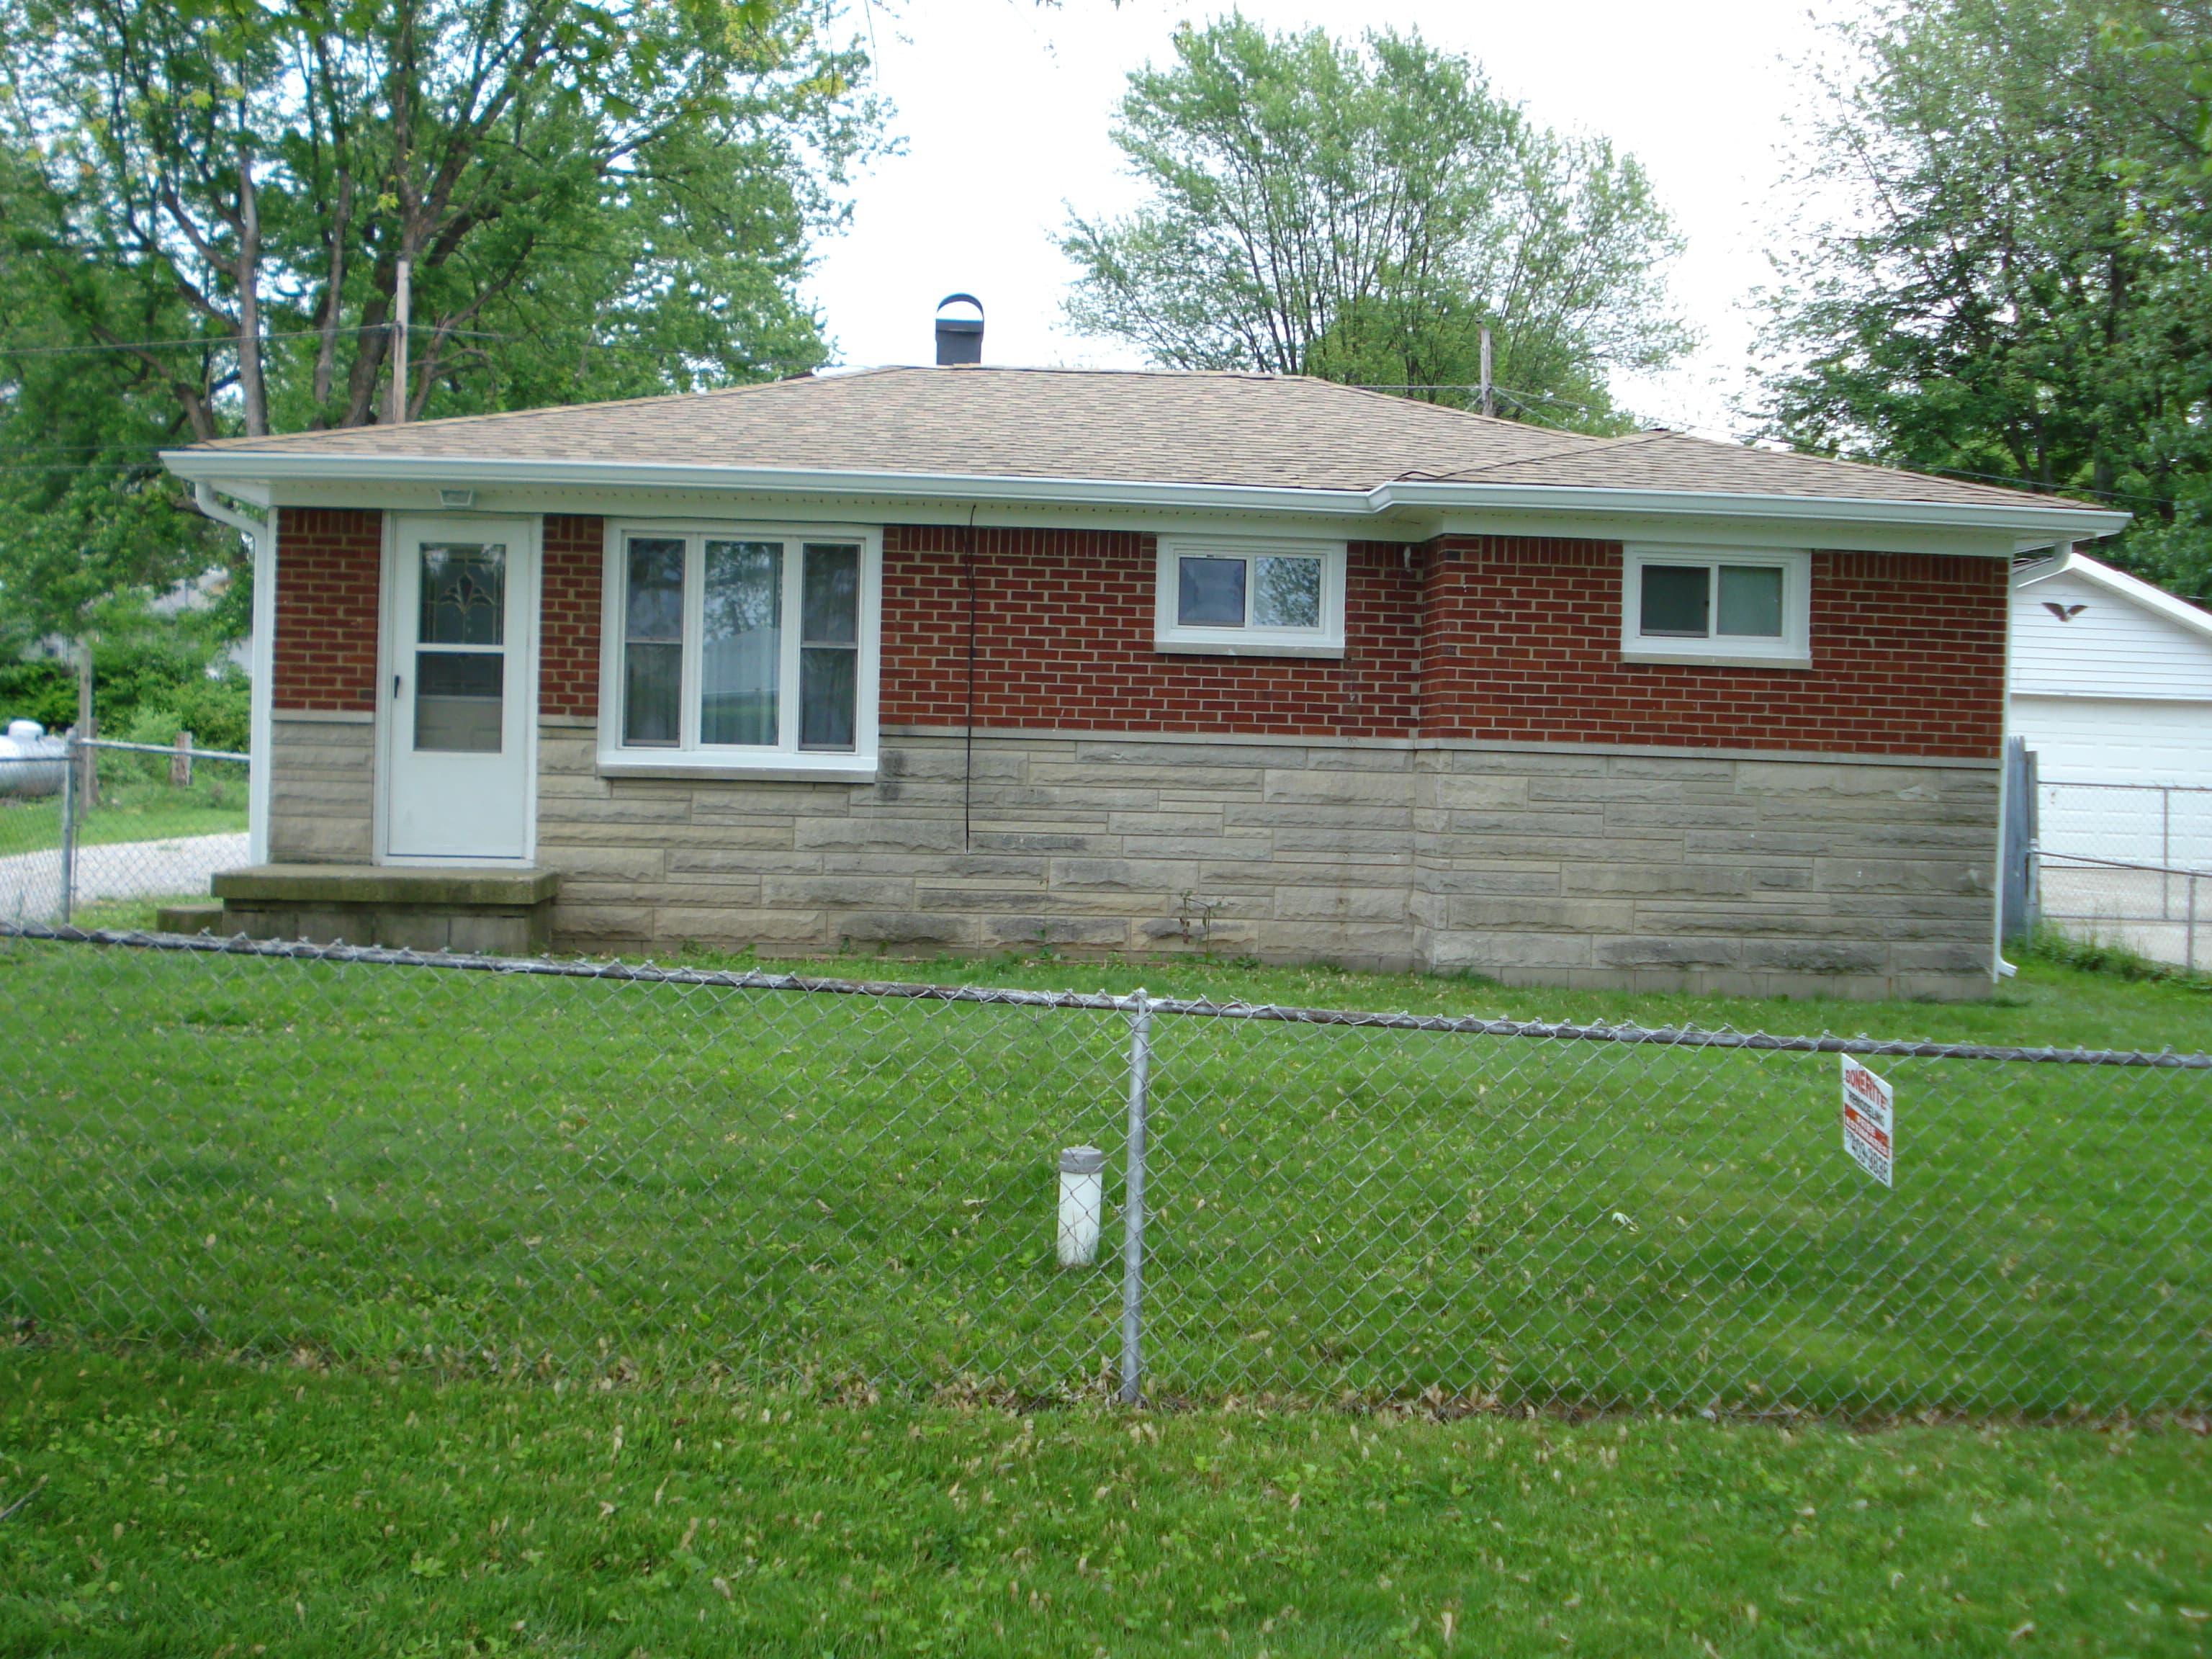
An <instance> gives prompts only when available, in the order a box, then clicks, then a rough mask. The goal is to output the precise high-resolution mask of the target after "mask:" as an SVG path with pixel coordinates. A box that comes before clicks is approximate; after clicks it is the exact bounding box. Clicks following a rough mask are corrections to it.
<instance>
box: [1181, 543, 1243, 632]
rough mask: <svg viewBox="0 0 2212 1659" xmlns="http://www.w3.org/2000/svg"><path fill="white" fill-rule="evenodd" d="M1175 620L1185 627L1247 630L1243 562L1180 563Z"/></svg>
mask: <svg viewBox="0 0 2212 1659" xmlns="http://www.w3.org/2000/svg"><path fill="white" fill-rule="evenodd" d="M1176 565H1177V567H1178V568H1177V570H1176V577H1177V581H1178V585H1179V586H1180V590H1181V591H1180V592H1178V593H1177V595H1176V621H1177V622H1179V623H1182V624H1183V625H1184V626H1185V627H1192V626H1196V627H1200V628H1242V627H1243V626H1244V561H1243V560H1242V559H1178V560H1177V561H1176Z"/></svg>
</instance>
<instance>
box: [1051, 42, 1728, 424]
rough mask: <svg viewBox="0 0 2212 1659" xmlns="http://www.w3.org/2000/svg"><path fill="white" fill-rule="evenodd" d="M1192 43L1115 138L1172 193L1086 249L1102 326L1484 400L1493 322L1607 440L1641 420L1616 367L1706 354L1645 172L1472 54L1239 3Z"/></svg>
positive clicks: (1559, 408) (1535, 390)
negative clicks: (1632, 416)
mask: <svg viewBox="0 0 2212 1659" xmlns="http://www.w3.org/2000/svg"><path fill="white" fill-rule="evenodd" d="M1175 50H1176V64H1175V65H1174V66H1172V67H1170V68H1169V69H1165V70H1158V69H1152V68H1146V70H1141V71H1139V72H1138V73H1135V74H1133V75H1132V76H1130V77H1129V82H1130V85H1129V91H1128V93H1127V95H1126V96H1125V97H1124V98H1123V100H1122V101H1121V125H1120V126H1119V127H1118V128H1117V129H1116V131H1115V141H1116V142H1117V143H1119V144H1120V145H1121V149H1122V150H1123V152H1124V153H1125V154H1126V155H1127V157H1128V158H1129V161H1130V163H1131V166H1132V167H1133V170H1134V171H1135V172H1136V173H1137V174H1138V176H1139V178H1140V179H1142V180H1143V181H1144V182H1145V184H1146V186H1147V188H1148V190H1149V191H1150V195H1151V199H1150V201H1149V202H1148V203H1147V204H1146V206H1144V207H1143V208H1142V209H1140V210H1139V211H1138V212H1137V213H1135V214H1134V215H1133V216H1130V217H1128V218H1127V219H1122V220H1118V221H1086V220H1084V219H1081V218H1077V219H1076V220H1075V221H1074V222H1073V224H1072V225H1071V227H1070V229H1069V232H1068V234H1067V235H1066V239H1065V240H1064V242H1063V246H1064V248H1065V249H1066V252H1067V254H1068V256H1069V257H1070V258H1073V260H1074V261H1075V262H1076V264H1078V265H1079V266H1080V267H1081V268H1082V271H1083V275H1082V276H1081V278H1080V280H1079V283H1078V285H1077V287H1076V289H1075V291H1074V293H1073V296H1072V297H1071V299H1070V300H1069V301H1068V306H1067V311H1068V315H1069V318H1070V319H1071V320H1072V321H1073V323H1074V324H1075V325H1077V326H1078V327H1079V328H1082V329H1085V330H1086V331H1091V332H1094V333H1099V334H1106V335H1111V336H1114V337H1118V338H1121V339H1124V340H1127V341H1129V342H1131V343H1133V344H1135V345H1137V346H1139V347H1140V348H1141V349H1143V350H1144V352H1145V353H1146V356H1148V357H1150V358H1151V359H1152V361H1153V362H1158V363H1160V364H1162V365H1164V366H1168V367H1172V368H1212V369H1256V370H1261V371H1263V372H1267V373H1271V374H1315V375H1320V376H1322V377H1323V378H1326V379H1329V380H1340V381H1346V382H1350V383H1352V384H1358V385H1371V386H1391V387H1407V388H1411V389H1413V391H1414V392H1415V395H1418V396H1422V397H1425V398H1432V399H1435V400H1437V401H1443V402H1449V403H1455V404H1465V403H1466V402H1468V398H1469V395H1470V394H1469V393H1468V392H1466V391H1465V390H1463V389H1462V388H1464V387H1465V386H1468V385H1471V384H1472V383H1474V381H1475V380H1477V379H1478V375H1479V362H1478V353H1479V334H1480V329H1481V327H1482V326H1483V325H1486V324H1487V325H1491V326H1492V329H1493V330H1494V331H1495V335H1496V360H1495V367H1494V378H1495V380H1496V383H1497V384H1498V385H1500V386H1504V387H1507V388H1509V389H1510V391H1511V392H1514V393H1515V394H1516V396H1517V397H1518V398H1520V399H1522V400H1523V401H1522V407H1523V408H1525V409H1526V410H1528V412H1530V413H1531V414H1532V415H1533V416H1534V417H1535V418H1540V419H1544V420H1547V421H1564V422H1565V423H1569V424H1579V425H1585V426H1590V427H1593V428H1606V429H1610V428H1617V427H1619V426H1620V425H1621V424H1622V423H1623V421H1622V417H1621V416H1619V415H1618V414H1617V412H1616V411H1615V410H1613V406H1612V404H1611V402H1610V400H1609V398H1608V397H1607V391H1606V376H1607V374H1608V373H1610V372H1611V371H1613V370H1615V369H1619V368H1655V367H1658V366H1661V365H1663V364H1665V363H1667V362H1670V361H1672V360H1673V359H1674V357H1675V356H1679V355H1680V353H1681V352H1682V351H1683V350H1684V349H1686V347H1687V346H1688V344H1689V343H1690V336H1689V333H1688V331H1687V330H1686V328H1685V327H1684V326H1683V325H1681V323H1680V321H1679V320H1678V319H1676V318H1675V317H1674V314H1673V313H1671V311H1670V310H1669V309H1668V305H1667V301H1666V296H1665V292H1664V288H1663V284H1662V282H1661V279H1660V276H1659V274H1658V273H1659V268H1660V266H1661V265H1662V264H1663V263H1664V261H1665V260H1667V259H1668V258H1670V257H1671V256H1673V255H1674V253H1675V252H1678V251H1679V247H1680V244H1679V241H1678V240H1677V239H1676V237H1675V235H1674V232H1673V230H1672V229H1671V228H1670V227H1669V225H1668V221H1667V217H1666V215H1665V214H1664V213H1663V212H1662V210H1661V209H1660V207H1659V205H1658V204H1657V202H1656V198H1655V197H1654V196H1653V193H1652V191H1651V187H1650V181H1649V179H1647V178H1646V177H1645V175H1644V171H1643V169H1642V168H1641V167H1639V166H1638V164H1637V163H1636V161H1634V160H1633V159H1632V158H1630V157H1627V156H1623V155H1616V154H1615V153H1614V151H1613V148H1612V146H1611V145H1610V144H1609V143H1607V142H1606V141H1604V140H1602V139H1584V138H1570V137H1563V136H1561V135H1559V134H1557V133H1553V132H1549V131H1545V130H1544V129H1542V128H1541V127H1539V126H1537V125H1534V123H1532V122H1531V121H1529V120H1528V118H1527V117H1526V116H1525V115H1524V114H1523V113H1522V112H1521V111H1520V110H1519V109H1518V108H1517V107H1516V106H1513V105H1511V104H1509V103H1507V102H1505V101H1504V100H1501V99H1499V98H1498V97H1497V96H1495V95H1494V94H1492V92H1491V91H1490V89H1489V88H1488V87H1487V85H1486V83H1485V82H1484V81H1483V79H1482V76H1481V74H1480V70H1478V69H1477V68H1476V67H1475V66H1474V64H1470V63H1469V62H1468V60H1467V59H1466V58H1460V57H1455V56H1454V55H1452V54H1450V53H1449V52H1441V51H1439V50H1437V48H1435V47H1432V46H1429V45H1428V44H1427V43H1425V41H1423V40H1421V39H1420V37H1419V35H1418V34H1403V35H1401V34H1398V33H1394V32H1389V31H1383V32H1379V33H1374V32H1370V33H1368V34H1367V35H1365V36H1364V37H1363V39H1362V40H1361V42H1360V44H1359V46H1358V48H1356V49H1355V48H1353V47H1352V46H1346V45H1344V44H1342V43H1340V42H1338V41H1336V40H1332V39H1331V38H1330V37H1329V36H1328V35H1327V34H1326V33H1322V31H1321V30H1319V29H1312V30H1309V31H1307V32H1306V33H1302V34H1272V33H1267V31H1266V30H1264V29H1262V28H1261V27H1260V26H1259V25H1257V24H1255V23H1253V22H1250V21H1247V20H1246V19H1244V18H1243V17H1242V16H1237V15H1231V16H1230V17H1227V18H1224V19H1220V20H1218V21H1214V22H1212V23H1210V24H1208V25H1206V27H1203V28H1193V27H1184V28H1182V30H1180V31H1179V32H1178V33H1177V34H1176V40H1175ZM1507 408H1508V412H1511V411H1512V409H1513V405H1512V404H1508V406H1507Z"/></svg>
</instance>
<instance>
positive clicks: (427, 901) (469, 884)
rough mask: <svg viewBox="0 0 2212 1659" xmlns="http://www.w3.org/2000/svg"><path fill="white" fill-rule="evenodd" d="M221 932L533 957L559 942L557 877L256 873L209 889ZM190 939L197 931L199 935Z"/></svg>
mask: <svg viewBox="0 0 2212 1659" xmlns="http://www.w3.org/2000/svg"><path fill="white" fill-rule="evenodd" d="M211 885H212V888H213V890H214V893H215V896H216V898H218V899H220V900H222V916H221V918H220V920H219V921H214V922H203V923H202V924H200V925H201V926H206V927H210V928H211V930H212V931H214V932H216V933H244V934H246V936H247V937H248V938H251V939H312V940H313V941H314V942H316V943H317V944H322V945H328V944H335V943H338V942H341V941H343V943H345V944H348V945H386V946H389V947H391V948H392V949H395V950H409V951H463V952H466V953H468V954H471V955H478V956H530V955H533V954H536V953H538V952H540V951H544V950H546V949H548V948H549V947H550V945H552V942H553V900H554V896H555V895H556V894H557V893H558V892H559V891H560V890H561V872H559V871H557V870H547V869H541V868H538V867H536V866H525V867H522V868H519V869H512V870H502V869H488V868H483V867H469V868H460V867H455V868H446V869H412V868H410V869H401V868H395V867H393V866H386V865H372V864H257V865H250V866H246V868H244V869H242V870H226V871H224V872H222V873H221V874H219V875H218V876H216V878H215V879H214V882H213V883H212V884H211ZM190 931H193V932H197V927H194V928H192V929H191V930H190Z"/></svg>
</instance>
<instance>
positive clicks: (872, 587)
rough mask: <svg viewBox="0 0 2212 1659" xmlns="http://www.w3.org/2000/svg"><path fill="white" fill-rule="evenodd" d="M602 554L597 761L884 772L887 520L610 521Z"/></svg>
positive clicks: (654, 766) (664, 769)
mask: <svg viewBox="0 0 2212 1659" xmlns="http://www.w3.org/2000/svg"><path fill="white" fill-rule="evenodd" d="M606 558H607V564H606V604H605V629H604V631H603V633H602V635H601V637H602V639H603V641H605V646H604V648H603V649H602V651H601V653H600V677H599V684H600V694H599V767H600V769H601V770H602V771H607V772H633V773H645V774H652V773H659V774H661V775H679V776H690V775H706V774H713V773H721V772H730V773H742V772H751V773H762V772H768V773H779V774H785V775H798V776H804V777H815V776H818V777H821V778H823V779H824V780H825V781H829V780H837V781H848V780H856V779H866V778H870V777H872V776H873V775H874V773H875V767H876V681H877V660H876V655H877V641H878V605H879V599H878V594H879V588H880V584H881V573H882V564H883V560H882V538H881V537H880V535H879V534H878V532H876V531H874V530H870V529H855V528H847V527H842V526H840V527H825V526H814V525H807V526H779V525H760V524H708V523H655V522H652V521H642V522H631V523H611V524H610V525H609V526H608V531H607V554H606Z"/></svg>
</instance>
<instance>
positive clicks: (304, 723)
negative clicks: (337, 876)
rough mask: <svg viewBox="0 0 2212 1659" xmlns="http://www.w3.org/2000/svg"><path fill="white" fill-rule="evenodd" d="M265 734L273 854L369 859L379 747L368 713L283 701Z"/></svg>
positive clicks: (310, 859) (295, 860) (312, 860)
mask: <svg viewBox="0 0 2212 1659" xmlns="http://www.w3.org/2000/svg"><path fill="white" fill-rule="evenodd" d="M375 744H376V727H375V726H374V724H373V723H372V722H371V720H370V718H369V716H368V715H367V714H357V715H356V714H302V713H300V712H298V711H286V710H283V709H280V710H278V711H277V712H276V716H275V719H274V720H273V722H272V725H271V728H270V752H269V766H270V775H269V782H270V795H269V856H270V860H272V861H274V862H276V863H279V864H367V863H368V862H369V861H370V859H371V857H372V856H373V848H372V840H373V836H372V826H373V824H374V816H373V815H374V787H375V753H376V749H375Z"/></svg>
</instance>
